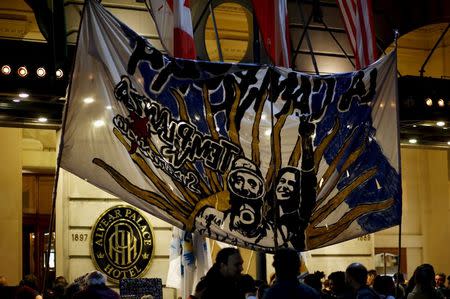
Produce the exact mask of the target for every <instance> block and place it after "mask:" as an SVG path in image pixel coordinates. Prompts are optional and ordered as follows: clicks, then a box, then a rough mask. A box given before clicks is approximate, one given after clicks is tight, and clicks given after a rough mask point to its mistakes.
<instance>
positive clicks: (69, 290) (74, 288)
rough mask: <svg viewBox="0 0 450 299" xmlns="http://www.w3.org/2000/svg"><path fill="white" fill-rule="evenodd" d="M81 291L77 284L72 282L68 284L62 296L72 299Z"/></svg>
mask: <svg viewBox="0 0 450 299" xmlns="http://www.w3.org/2000/svg"><path fill="white" fill-rule="evenodd" d="M79 291H81V286H80V284H79V283H78V282H72V283H71V284H69V285H68V286H67V287H66V289H65V290H64V296H65V298H67V299H72V298H73V296H74V295H75V294H76V293H78V292H79Z"/></svg>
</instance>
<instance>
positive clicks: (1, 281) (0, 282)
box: [0, 275, 8, 287]
mask: <svg viewBox="0 0 450 299" xmlns="http://www.w3.org/2000/svg"><path fill="white" fill-rule="evenodd" d="M7 285H8V282H7V281H6V277H5V276H3V275H0V287H4V286H7Z"/></svg>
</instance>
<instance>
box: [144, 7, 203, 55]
mask: <svg viewBox="0 0 450 299" xmlns="http://www.w3.org/2000/svg"><path fill="white" fill-rule="evenodd" d="M146 4H147V7H148V8H149V10H150V13H151V14H152V17H153V20H154V21H155V24H156V27H157V29H158V33H159V36H160V38H161V43H162V44H163V47H164V48H165V49H166V51H167V53H168V54H169V55H171V56H174V57H178V58H185V59H195V58H196V57H195V55H196V54H195V44H194V35H193V31H192V18H191V9H190V7H189V0H146Z"/></svg>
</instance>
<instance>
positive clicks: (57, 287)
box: [46, 276, 68, 299]
mask: <svg viewBox="0 0 450 299" xmlns="http://www.w3.org/2000/svg"><path fill="white" fill-rule="evenodd" d="M67 285H68V283H67V280H66V279H65V278H64V276H58V277H56V278H55V281H54V282H53V284H52V294H53V295H52V297H51V298H54V299H64V298H65V297H64V291H65V289H66V287H67ZM46 299H47V298H46Z"/></svg>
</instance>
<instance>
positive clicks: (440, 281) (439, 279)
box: [434, 273, 445, 288]
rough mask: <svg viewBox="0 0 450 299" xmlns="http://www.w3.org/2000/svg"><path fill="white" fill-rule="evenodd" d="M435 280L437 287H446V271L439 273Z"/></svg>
mask: <svg viewBox="0 0 450 299" xmlns="http://www.w3.org/2000/svg"><path fill="white" fill-rule="evenodd" d="M434 281H435V282H436V287H437V288H443V287H445V274H444V273H438V274H436V276H435V277H434Z"/></svg>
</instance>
